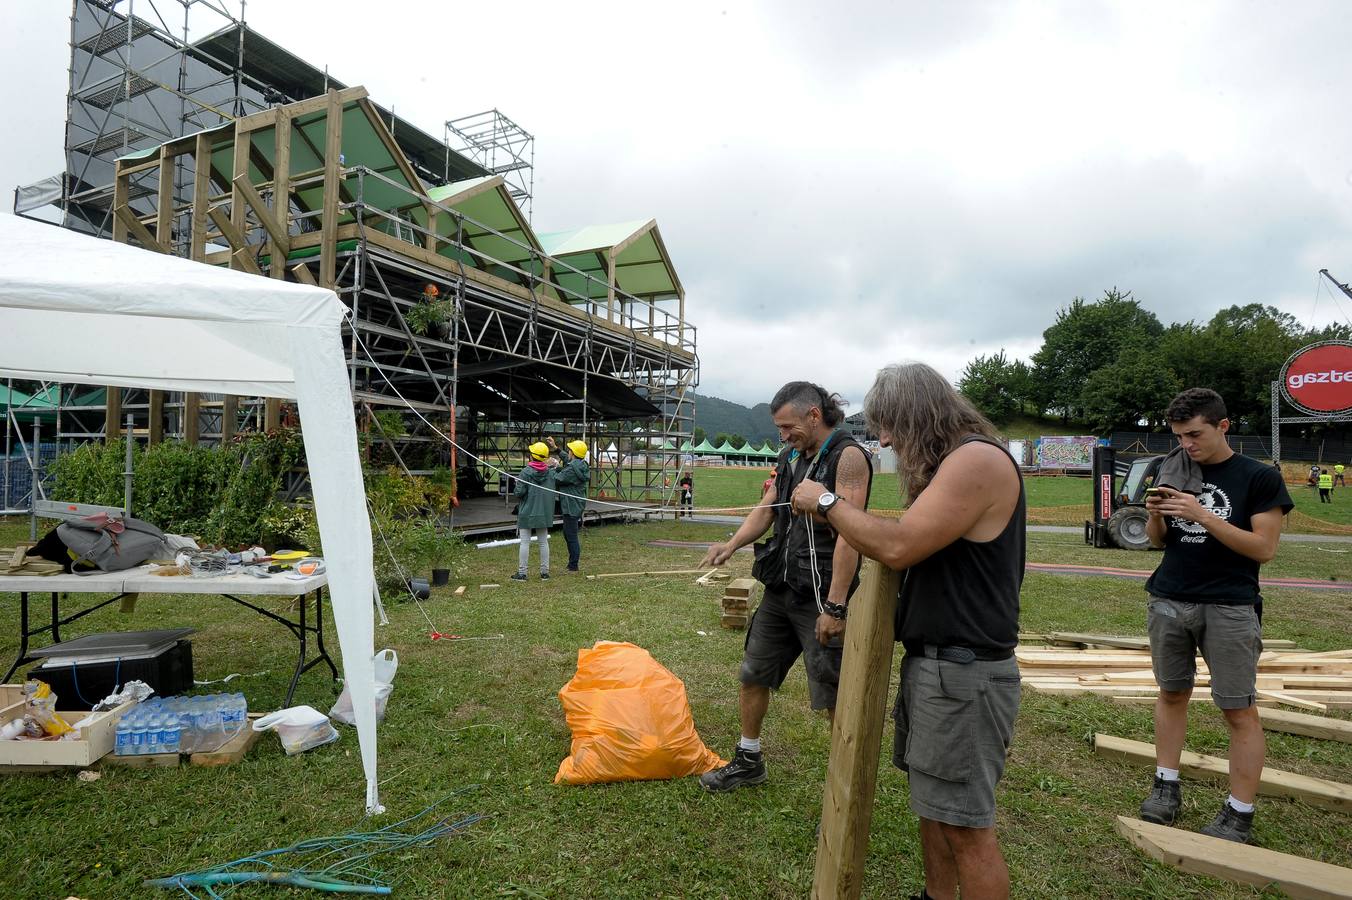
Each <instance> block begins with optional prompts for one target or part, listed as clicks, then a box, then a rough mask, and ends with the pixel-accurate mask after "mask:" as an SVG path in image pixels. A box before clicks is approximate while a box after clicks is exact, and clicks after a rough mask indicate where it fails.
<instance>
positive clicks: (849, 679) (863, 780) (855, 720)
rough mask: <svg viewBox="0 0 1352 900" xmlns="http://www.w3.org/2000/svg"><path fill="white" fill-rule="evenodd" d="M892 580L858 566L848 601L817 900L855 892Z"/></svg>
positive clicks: (885, 673)
mask: <svg viewBox="0 0 1352 900" xmlns="http://www.w3.org/2000/svg"><path fill="white" fill-rule="evenodd" d="M900 579H901V576H900V575H899V574H898V573H897V572H895V571H893V570H892V569H889V568H887V567H886V566H884V565H882V564H881V563H879V562H877V561H876V560H872V559H868V560H865V561H864V568H863V571H862V572H861V574H860V580H859V589H858V590H856V591H855V593H854V597H853V598H852V599H851V600H850V624H849V627H848V628H846V629H845V651H844V658H843V659H842V661H841V667H840V688H839V697H838V699H837V702H836V715H835V724H834V726H833V727H832V729H831V761H830V764H829V765H828V766H827V769H826V794H825V796H824V797H823V799H822V828H821V834H820V835H819V836H818V838H817V866H816V871H815V872H814V873H813V878H812V896H813V897H814V898H817V900H826V898H853V897H858V896H859V892H860V889H861V888H862V887H863V882H864V859H865V857H866V856H867V854H868V834H869V827H870V825H871V824H872V821H873V794H874V790H875V789H876V788H877V784H878V754H879V742H880V740H881V738H882V730H883V723H884V721H885V718H886V717H885V711H886V706H887V684H888V677H889V675H890V673H891V669H892V620H893V615H894V613H895V612H896V606H897V589H898V587H899V585H900Z"/></svg>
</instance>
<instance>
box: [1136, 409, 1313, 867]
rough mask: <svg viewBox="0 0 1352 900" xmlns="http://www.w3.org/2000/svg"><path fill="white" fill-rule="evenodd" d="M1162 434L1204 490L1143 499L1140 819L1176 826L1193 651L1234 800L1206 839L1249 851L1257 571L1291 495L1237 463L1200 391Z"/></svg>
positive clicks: (1271, 551) (1256, 760)
mask: <svg viewBox="0 0 1352 900" xmlns="http://www.w3.org/2000/svg"><path fill="white" fill-rule="evenodd" d="M1167 418H1168V420H1169V427H1170V429H1171V430H1172V431H1173V432H1174V434H1175V435H1177V437H1178V441H1179V443H1180V444H1181V445H1182V447H1183V450H1184V451H1185V452H1186V453H1187V455H1188V457H1189V459H1191V460H1192V462H1193V463H1195V464H1196V465H1197V468H1198V473H1199V475H1200V479H1201V484H1202V490H1201V491H1200V492H1199V493H1198V494H1196V495H1194V494H1191V493H1187V492H1184V491H1182V490H1176V489H1174V488H1171V487H1166V486H1158V487H1156V488H1153V489H1151V490H1150V491H1147V496H1146V501H1145V506H1146V511H1147V513H1148V514H1149V517H1148V519H1147V521H1146V534H1147V535H1148V536H1149V538H1150V542H1151V543H1152V544H1153V545H1154V546H1156V547H1163V548H1164V559H1163V561H1162V562H1161V563H1160V565H1159V568H1157V569H1156V570H1155V572H1154V574H1152V575H1151V576H1150V579H1149V580H1148V581H1147V582H1146V590H1147V591H1148V592H1149V593H1150V604H1149V608H1148V609H1149V612H1148V614H1147V628H1148V630H1149V634H1150V656H1151V665H1152V667H1153V669H1154V673H1155V680H1156V681H1157V682H1158V683H1159V686H1160V693H1159V698H1158V699H1157V700H1156V702H1155V762H1156V769H1155V782H1154V786H1153V787H1152V789H1151V791H1150V796H1148V797H1147V798H1146V800H1145V802H1143V803H1142V804H1141V818H1142V819H1145V820H1146V821H1147V822H1155V823H1158V824H1162V825H1172V824H1173V823H1174V820H1175V819H1176V818H1177V817H1178V812H1179V808H1180V806H1181V805H1182V793H1181V789H1180V785H1179V780H1178V768H1179V760H1180V758H1181V756H1182V751H1183V742H1184V739H1185V738H1186V736H1187V729H1188V701H1189V699H1190V698H1191V696H1192V687H1193V680H1194V677H1195V676H1196V655H1197V653H1198V652H1199V651H1200V652H1201V654H1202V658H1203V659H1205V660H1206V663H1207V668H1208V669H1209V671H1210V673H1211V699H1212V701H1213V702H1215V704H1216V706H1217V707H1219V708H1220V710H1221V712H1222V713H1223V714H1224V716H1225V722H1226V725H1227V726H1228V727H1229V729H1230V754H1229V756H1230V796H1229V797H1228V798H1227V799H1226V801H1225V804H1224V805H1223V806H1222V807H1221V811H1220V813H1219V814H1218V815H1217V816H1216V818H1215V820H1214V821H1213V822H1212V823H1211V824H1210V825H1207V826H1205V827H1204V828H1202V829H1201V831H1202V833H1203V834H1207V835H1211V836H1212V837H1218V838H1224V839H1225V840H1230V841H1236V842H1239V843H1248V842H1249V841H1250V838H1251V831H1252V828H1253V804H1254V798H1255V795H1256V794H1257V791H1258V781H1259V777H1260V775H1261V773H1262V770H1263V757H1264V755H1265V752H1266V748H1265V745H1264V740H1263V726H1262V724H1261V723H1260V722H1259V719H1258V707H1257V706H1255V702H1256V700H1257V696H1256V691H1257V687H1256V685H1257V672H1258V655H1259V653H1261V652H1262V649H1263V640H1262V620H1261V615H1262V598H1261V597H1260V596H1259V594H1258V568H1259V566H1260V565H1262V564H1263V563H1265V562H1269V561H1270V560H1271V559H1272V558H1273V556H1274V555H1275V554H1276V551H1277V541H1278V539H1279V537H1280V535H1281V527H1282V517H1283V516H1284V515H1285V514H1286V513H1288V512H1290V511H1291V508H1292V503H1291V497H1290V495H1288V494H1287V491H1286V485H1285V484H1284V483H1283V482H1282V478H1281V475H1280V474H1279V473H1278V472H1277V471H1276V470H1274V469H1273V468H1272V467H1271V466H1265V465H1263V464H1261V463H1259V462H1257V461H1256V460H1252V459H1249V458H1248V457H1245V456H1241V455H1239V454H1236V453H1235V452H1234V451H1233V450H1231V449H1230V445H1229V443H1228V442H1227V441H1226V439H1225V434H1226V432H1227V431H1229V429H1230V420H1229V419H1228V418H1227V417H1226V410H1225V401H1224V400H1222V399H1221V396H1220V395H1219V394H1217V393H1216V392H1215V391H1213V390H1210V389H1208V388H1189V389H1188V390H1186V391H1183V392H1182V393H1181V394H1179V395H1178V396H1177V397H1175V398H1174V399H1173V402H1172V403H1170V404H1169V410H1168V414H1167Z"/></svg>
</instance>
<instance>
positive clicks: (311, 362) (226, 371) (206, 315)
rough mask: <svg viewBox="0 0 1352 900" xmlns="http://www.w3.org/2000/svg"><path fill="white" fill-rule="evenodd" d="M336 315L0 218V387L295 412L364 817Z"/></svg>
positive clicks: (365, 575) (358, 584)
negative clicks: (25, 383) (267, 405)
mask: <svg viewBox="0 0 1352 900" xmlns="http://www.w3.org/2000/svg"><path fill="white" fill-rule="evenodd" d="M345 315H346V307H344V306H343V304H342V303H341V302H340V301H339V299H338V297H337V295H335V294H334V293H333V292H332V291H330V290H325V289H323V288H317V287H310V286H307V285H301V284H288V283H286V282H284V281H281V280H279V279H271V278H260V277H258V276H257V275H248V274H245V273H242V272H233V271H229V270H226V269H220V268H217V267H214V266H208V265H205V264H202V263H198V262H193V261H190V260H186V259H181V258H179V257H174V256H165V255H162V254H159V253H154V252H151V251H148V250H141V249H138V248H136V247H131V246H128V245H125V244H117V243H113V242H112V241H107V240H100V239H97V238H91V237H87V236H84V235H80V234H76V233H75V232H72V231H67V230H65V229H61V228H57V227H55V226H51V225H46V224H43V223H39V222H34V221H31V220H27V219H21V218H19V217H16V216H10V215H0V377H4V376H9V377H13V378H24V379H33V380H39V381H56V382H75V383H79V384H99V385H114V386H119V387H142V388H151V389H159V390H166V391H196V392H201V393H218V394H236V395H243V396H249V397H279V398H285V399H291V400H296V401H297V403H298V407H299V411H300V417H301V421H302V424H303V427H304V438H305V452H306V457H307V462H308V465H309V470H310V482H311V485H312V488H313V491H314V500H315V511H316V514H317V516H318V519H319V530H320V533H321V535H322V537H323V541H324V555H325V561H326V563H327V565H328V573H329V602H330V606H331V609H332V613H333V620H334V622H335V624H336V626H337V629H338V639H339V643H340V645H341V647H342V653H343V674H344V676H345V678H346V680H347V686H348V687H349V688H350V689H351V692H352V699H353V708H354V711H355V718H356V722H357V737H358V740H359V741H360V743H361V758H362V768H363V769H364V770H365V774H366V808H367V811H368V812H372V813H374V812H380V811H381V807H380V803H379V798H378V796H377V781H376V720H375V702H374V696H373V691H372V671H371V670H372V662H371V657H372V653H373V649H374V647H373V644H374V630H375V626H374V621H373V614H372V598H373V596H374V590H375V580H374V575H373V573H372V570H371V531H370V521H369V519H368V518H367V515H366V504H365V497H366V493H365V490H364V488H363V484H362V472H361V461H360V458H359V457H358V454H357V432H356V424H355V421H354V417H353V406H352V393H351V390H350V389H349V386H348V374H347V362H346V359H345V357H344V354H343V348H342V343H341V339H340V338H341V333H340V329H341V325H342V322H343V318H344V316H345Z"/></svg>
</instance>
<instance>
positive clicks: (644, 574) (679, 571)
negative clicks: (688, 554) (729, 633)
mask: <svg viewBox="0 0 1352 900" xmlns="http://www.w3.org/2000/svg"><path fill="white" fill-rule="evenodd" d="M377 427H379V426H378V425H377ZM707 571H709V570H708V569H660V570H657V571H652V572H603V573H601V574H599V575H588V576H587V580H588V581H595V580H596V579H597V578H644V577H647V576H649V575H695V574H699V573H703V572H707Z"/></svg>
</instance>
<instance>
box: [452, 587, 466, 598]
mask: <svg viewBox="0 0 1352 900" xmlns="http://www.w3.org/2000/svg"><path fill="white" fill-rule="evenodd" d="M454 593H455V596H457V597H463V596H465V586H464V585H463V584H462V585H460V587H458V588H456V589H455V592H454Z"/></svg>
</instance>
